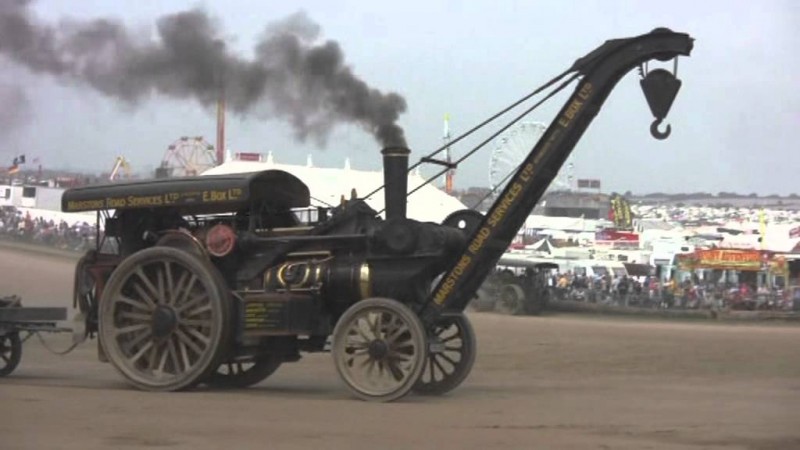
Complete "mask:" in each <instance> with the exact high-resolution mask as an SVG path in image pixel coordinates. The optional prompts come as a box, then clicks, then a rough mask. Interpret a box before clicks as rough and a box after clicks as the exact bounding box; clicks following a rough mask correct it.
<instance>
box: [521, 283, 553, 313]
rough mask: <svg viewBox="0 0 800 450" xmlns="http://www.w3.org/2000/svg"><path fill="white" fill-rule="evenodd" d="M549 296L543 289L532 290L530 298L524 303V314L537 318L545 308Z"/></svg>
mask: <svg viewBox="0 0 800 450" xmlns="http://www.w3.org/2000/svg"><path fill="white" fill-rule="evenodd" d="M548 297H549V294H548V292H547V290H545V289H535V290H532V293H531V296H529V297H528V299H527V301H526V302H525V312H526V313H528V314H530V315H532V316H538V315H539V314H541V313H542V311H544V310H545V308H547V304H548Z"/></svg>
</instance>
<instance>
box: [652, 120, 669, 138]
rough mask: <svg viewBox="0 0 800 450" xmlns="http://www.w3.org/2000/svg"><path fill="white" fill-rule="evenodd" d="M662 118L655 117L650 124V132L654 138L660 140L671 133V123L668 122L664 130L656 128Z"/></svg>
mask: <svg viewBox="0 0 800 450" xmlns="http://www.w3.org/2000/svg"><path fill="white" fill-rule="evenodd" d="M663 120H664V119H656V120H654V121H653V123H652V124H650V134H652V135H653V137H654V138H656V139H658V140H661V141H663V140H664V139H666V138H668V137H669V134H670V133H672V125H670V124H667V128H666V129H664V131H661V130H659V129H658V127H659V126H660V125H661V122H662V121H663Z"/></svg>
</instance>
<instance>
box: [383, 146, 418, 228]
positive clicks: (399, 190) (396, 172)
mask: <svg viewBox="0 0 800 450" xmlns="http://www.w3.org/2000/svg"><path fill="white" fill-rule="evenodd" d="M410 153H411V150H409V149H407V148H406V147H386V148H384V149H383V150H381V154H382V155H383V184H384V187H383V190H384V193H385V199H386V200H385V203H386V207H385V209H386V220H390V219H395V218H405V217H406V194H407V193H408V155H409V154H410Z"/></svg>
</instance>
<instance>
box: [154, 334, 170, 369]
mask: <svg viewBox="0 0 800 450" xmlns="http://www.w3.org/2000/svg"><path fill="white" fill-rule="evenodd" d="M170 343H171V342H170ZM170 343H167V348H166V349H164V353H162V354H161V360H160V361H159V362H158V368H157V369H156V372H157V373H159V374H160V375H164V373H165V372H164V369H165V368H166V367H167V356H169V344H170Z"/></svg>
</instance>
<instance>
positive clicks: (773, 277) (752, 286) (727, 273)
mask: <svg viewBox="0 0 800 450" xmlns="http://www.w3.org/2000/svg"><path fill="white" fill-rule="evenodd" d="M677 265H678V271H677V274H676V278H675V283H676V284H677V285H678V288H677V289H681V288H691V289H695V288H699V289H700V291H701V292H702V293H703V295H705V296H713V297H714V298H716V299H718V300H721V301H723V302H724V304H726V305H727V306H729V307H731V308H734V309H786V308H788V307H789V306H788V304H787V301H788V299H787V298H786V297H787V296H786V295H785V289H786V287H787V279H788V275H789V273H788V265H787V263H786V259H785V258H784V257H783V256H778V255H776V254H775V253H774V252H769V251H764V250H738V249H699V250H695V251H694V252H692V253H689V254H685V255H678V256H677Z"/></svg>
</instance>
